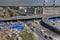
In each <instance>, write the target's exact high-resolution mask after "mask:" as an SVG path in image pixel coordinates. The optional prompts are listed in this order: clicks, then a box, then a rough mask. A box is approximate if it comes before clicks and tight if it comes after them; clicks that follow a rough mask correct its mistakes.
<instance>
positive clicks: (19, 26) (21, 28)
mask: <svg viewBox="0 0 60 40" xmlns="http://www.w3.org/2000/svg"><path fill="white" fill-rule="evenodd" d="M13 28H16V29H18V30H23V27H22V25H21V24H19V23H15V24H13Z"/></svg>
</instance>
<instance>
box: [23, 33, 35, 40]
mask: <svg viewBox="0 0 60 40" xmlns="http://www.w3.org/2000/svg"><path fill="white" fill-rule="evenodd" d="M22 40H34V38H33V34H32V33H27V32H23V33H22Z"/></svg>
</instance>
